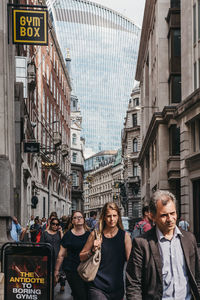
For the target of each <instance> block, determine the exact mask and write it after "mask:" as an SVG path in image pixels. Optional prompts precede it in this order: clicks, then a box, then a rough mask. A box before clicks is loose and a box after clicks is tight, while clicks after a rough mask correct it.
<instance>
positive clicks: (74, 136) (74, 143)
mask: <svg viewBox="0 0 200 300" xmlns="http://www.w3.org/2000/svg"><path fill="white" fill-rule="evenodd" d="M76 140H77V138H76V134H75V133H73V134H72V144H73V145H76Z"/></svg>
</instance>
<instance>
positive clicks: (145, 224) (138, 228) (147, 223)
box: [131, 205, 152, 239]
mask: <svg viewBox="0 0 200 300" xmlns="http://www.w3.org/2000/svg"><path fill="white" fill-rule="evenodd" d="M142 215H143V218H142V220H141V221H139V222H137V223H136V224H135V226H134V229H133V232H132V234H131V238H132V239H134V238H136V237H137V236H139V235H141V234H143V233H144V232H147V231H148V230H150V229H151V227H152V226H151V218H150V211H149V206H148V205H145V206H143V208H142Z"/></svg>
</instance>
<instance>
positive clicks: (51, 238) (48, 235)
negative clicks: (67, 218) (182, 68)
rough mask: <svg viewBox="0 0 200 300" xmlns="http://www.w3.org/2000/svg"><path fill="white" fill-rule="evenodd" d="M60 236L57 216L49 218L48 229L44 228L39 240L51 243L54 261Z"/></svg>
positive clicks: (61, 234)
mask: <svg viewBox="0 0 200 300" xmlns="http://www.w3.org/2000/svg"><path fill="white" fill-rule="evenodd" d="M62 237H63V233H62V229H61V227H60V222H59V219H58V218H57V217H53V218H51V220H50V223H49V227H48V229H46V230H45V231H44V232H43V233H42V235H41V238H40V242H41V243H49V244H51V245H52V247H53V250H54V256H55V261H56V259H57V256H58V253H59V250H60V241H61V239H62Z"/></svg>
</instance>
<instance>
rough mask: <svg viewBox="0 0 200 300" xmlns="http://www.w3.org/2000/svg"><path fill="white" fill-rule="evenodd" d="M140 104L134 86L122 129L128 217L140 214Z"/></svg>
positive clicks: (123, 202)
mask: <svg viewBox="0 0 200 300" xmlns="http://www.w3.org/2000/svg"><path fill="white" fill-rule="evenodd" d="M140 124H141V106H140V89H139V86H136V87H135V88H134V89H133V91H132V93H131V98H130V100H129V104H128V110H127V112H126V117H125V121H124V128H123V131H122V157H123V165H124V168H123V170H124V171H123V184H122V185H121V190H123V189H124V192H125V193H124V197H122V204H123V206H124V209H125V215H126V216H128V217H129V218H130V219H137V218H139V217H140V216H141V193H140V166H139V163H138V156H139V152H140V148H141V141H140Z"/></svg>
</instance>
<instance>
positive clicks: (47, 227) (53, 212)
mask: <svg viewBox="0 0 200 300" xmlns="http://www.w3.org/2000/svg"><path fill="white" fill-rule="evenodd" d="M52 218H58V215H57V212H56V211H52V212H51V213H50V216H49V218H48V220H47V222H46V223H45V224H44V225H43V226H42V232H43V231H45V230H47V229H49V226H50V222H51V219H52Z"/></svg>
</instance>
